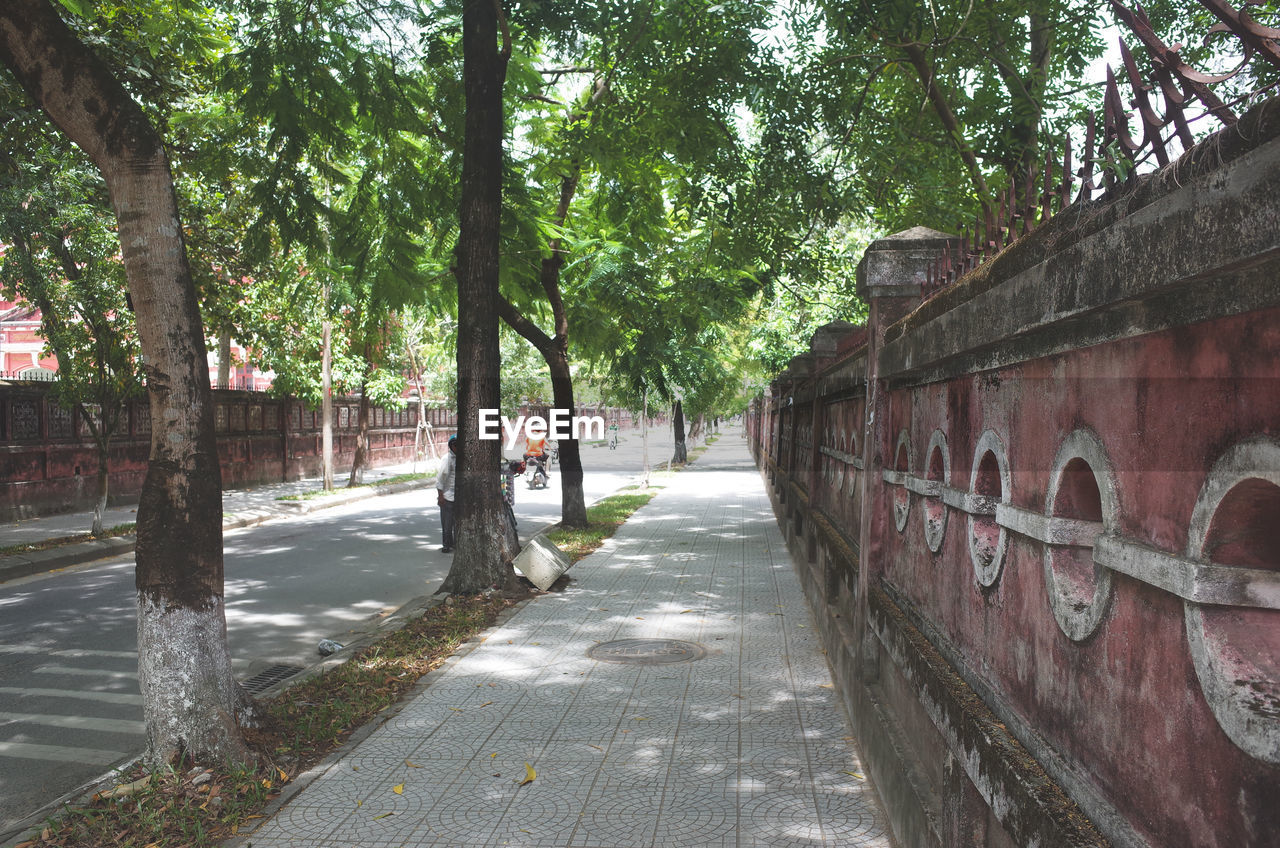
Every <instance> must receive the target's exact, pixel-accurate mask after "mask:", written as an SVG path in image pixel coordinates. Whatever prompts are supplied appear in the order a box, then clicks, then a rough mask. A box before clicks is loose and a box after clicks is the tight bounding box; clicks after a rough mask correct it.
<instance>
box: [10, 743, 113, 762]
mask: <svg viewBox="0 0 1280 848" xmlns="http://www.w3.org/2000/svg"><path fill="white" fill-rule="evenodd" d="M126 756H128V755H127V754H124V753H122V752H120V751H103V750H101V749H98V748H64V747H62V746H61V745H34V744H32V743H30V742H0V757H14V758H17V759H21V760H45V761H46V762H47V761H49V760H57V761H59V762H63V763H85V764H87V765H94V766H109V765H111V764H112V763H114V762H118V761H120V760H123V759H124V758H125V757H126Z"/></svg>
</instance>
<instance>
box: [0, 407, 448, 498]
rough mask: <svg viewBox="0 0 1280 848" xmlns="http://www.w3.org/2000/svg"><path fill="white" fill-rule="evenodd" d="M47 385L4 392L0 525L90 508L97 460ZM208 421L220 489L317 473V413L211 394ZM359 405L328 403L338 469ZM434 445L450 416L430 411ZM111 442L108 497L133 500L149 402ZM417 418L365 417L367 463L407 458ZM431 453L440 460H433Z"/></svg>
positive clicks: (351, 440)
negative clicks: (215, 448)
mask: <svg viewBox="0 0 1280 848" xmlns="http://www.w3.org/2000/svg"><path fill="white" fill-rule="evenodd" d="M47 389H48V387H47V386H43V385H10V386H6V387H3V388H2V389H0V521H14V520H17V519H20V518H27V517H31V516H34V515H41V514H48V513H55V512H65V511H68V510H79V509H92V508H93V502H94V491H95V486H96V485H97V483H96V477H97V473H98V454H97V449H96V448H95V447H94V446H93V443H92V441H91V439H90V438H89V436H88V432H87V429H86V427H85V425H84V422H83V421H80V420H78V419H77V418H76V417H75V416H73V415H72V414H71V413H70V412H69V411H68V410H65V409H62V408H60V407H59V406H58V405H57V404H56V403H54V402H53V401H52V399H50V398H49V397H48V394H47ZM213 394H214V403H215V407H214V422H215V429H216V431H217V435H218V454H219V458H220V459H221V464H222V484H223V486H224V487H225V488H228V489H232V488H239V487H245V486H254V485H261V484H263V483H269V482H280V481H284V480H297V479H300V478H303V477H314V476H318V475H319V474H320V468H321V463H322V456H321V434H320V425H321V423H322V421H321V416H320V413H319V412H318V411H316V410H311V409H308V408H307V407H306V406H305V405H304V404H302V403H301V402H299V401H297V400H296V399H291V398H271V397H267V396H266V395H263V394H260V393H256V392H242V391H227V390H217V389H215V390H214V393H213ZM358 409H359V401H358V400H354V399H351V398H339V399H336V400H335V404H334V439H333V446H334V464H335V466H336V467H337V468H339V469H341V468H343V467H344V466H346V467H349V466H350V464H351V461H352V459H353V457H354V455H355V446H356V433H357V415H358ZM429 413H430V414H431V415H432V418H433V420H432V421H431V423H432V425H433V427H436V428H438V429H437V430H436V431H435V439H436V441H438V442H441V443H442V442H443V440H444V439H445V438H447V436H448V434H449V433H450V432H452V429H453V426H454V423H453V419H452V413H449V412H447V411H446V410H430V411H429ZM124 415H125V421H123V422H122V424H121V427H120V428H119V430H118V431H117V432H118V434H119V435H117V436H116V437H115V438H114V439H113V440H112V448H111V459H110V463H109V466H110V468H111V479H110V490H111V498H112V500H113V501H114V502H123V503H128V502H132V501H134V500H136V499H137V496H138V493H139V492H140V491H141V490H142V481H143V478H144V477H145V476H146V471H147V458H148V455H149V453H150V438H151V427H150V410H149V407H148V406H147V403H146V400H145V399H141V400H138V401H135V402H132V403H130V404H129V406H128V409H126V411H125V413H124ZM417 419H418V413H417V410H416V409H414V408H412V407H410V408H409V409H405V410H388V409H381V408H373V409H370V433H369V442H370V464H371V465H375V466H377V465H390V464H394V463H397V462H405V461H408V460H410V459H412V458H413V449H414V435H415V430H416V428H417ZM438 452H439V451H438V450H437V455H438Z"/></svg>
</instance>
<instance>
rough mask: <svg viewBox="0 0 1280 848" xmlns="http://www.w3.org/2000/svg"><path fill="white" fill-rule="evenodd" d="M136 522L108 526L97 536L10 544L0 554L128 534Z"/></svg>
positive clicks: (44, 549)
mask: <svg viewBox="0 0 1280 848" xmlns="http://www.w3.org/2000/svg"><path fill="white" fill-rule="evenodd" d="M134 527H135V525H134V523H133V522H132V521H126V522H125V523H124V524H117V525H116V526H115V527H108V528H106V529H104V530H103V531H102V532H101V533H99V534H97V535H96V536H95V535H94V534H93V533H77V534H75V535H74V536H58V537H56V538H53V539H42V540H41V541H39V542H27V543H25V544H20V545H9V546H7V547H3V548H0V556H9V555H11V554H25V553H30V552H32V551H47V550H50V549H52V548H60V547H62V546H63V545H76V544H79V543H80V542H92V541H94V540H95V539H114V538H115V537H117V536H128V535H129V534H131V533H133V531H134Z"/></svg>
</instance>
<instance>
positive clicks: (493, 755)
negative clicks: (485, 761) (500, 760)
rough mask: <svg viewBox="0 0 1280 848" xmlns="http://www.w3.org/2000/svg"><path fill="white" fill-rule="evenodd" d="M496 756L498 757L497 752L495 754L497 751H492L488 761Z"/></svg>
mask: <svg viewBox="0 0 1280 848" xmlns="http://www.w3.org/2000/svg"><path fill="white" fill-rule="evenodd" d="M496 756H498V752H497V751H494V752H493V753H492V754H490V755H489V759H491V760H492V759H493V758H494V757H496Z"/></svg>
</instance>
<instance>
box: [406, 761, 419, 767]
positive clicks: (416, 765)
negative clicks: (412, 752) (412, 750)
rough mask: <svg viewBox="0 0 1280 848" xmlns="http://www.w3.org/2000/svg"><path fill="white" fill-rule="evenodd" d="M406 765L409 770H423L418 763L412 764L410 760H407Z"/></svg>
mask: <svg viewBox="0 0 1280 848" xmlns="http://www.w3.org/2000/svg"><path fill="white" fill-rule="evenodd" d="M404 764H405V765H407V766H408V767H409V768H422V766H420V765H418V764H417V763H411V762H409V761H408V760H405V761H404Z"/></svg>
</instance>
